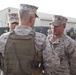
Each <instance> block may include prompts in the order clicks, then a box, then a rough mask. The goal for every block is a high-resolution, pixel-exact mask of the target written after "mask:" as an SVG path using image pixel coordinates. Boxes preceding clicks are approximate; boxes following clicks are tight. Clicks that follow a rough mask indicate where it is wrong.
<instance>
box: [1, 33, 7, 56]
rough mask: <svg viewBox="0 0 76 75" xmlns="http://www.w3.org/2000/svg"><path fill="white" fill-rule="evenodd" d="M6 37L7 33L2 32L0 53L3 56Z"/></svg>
mask: <svg viewBox="0 0 76 75" xmlns="http://www.w3.org/2000/svg"><path fill="white" fill-rule="evenodd" d="M6 35H7V36H6ZM7 37H8V34H2V35H1V36H0V53H2V55H3V56H4V49H5V45H6V42H7Z"/></svg>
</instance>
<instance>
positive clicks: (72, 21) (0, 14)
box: [0, 7, 76, 32]
mask: <svg viewBox="0 0 76 75" xmlns="http://www.w3.org/2000/svg"><path fill="white" fill-rule="evenodd" d="M17 12H18V9H16V8H11V7H8V8H6V9H4V10H2V11H0V27H7V14H8V13H17ZM37 15H38V16H39V18H36V21H35V25H42V26H49V23H50V22H51V21H52V19H53V15H51V14H46V13H40V12H38V13H37ZM67 18H68V19H69V20H68V22H67V25H66V29H65V32H66V31H68V30H70V28H72V27H73V28H74V29H75V30H76V18H70V17H67Z"/></svg>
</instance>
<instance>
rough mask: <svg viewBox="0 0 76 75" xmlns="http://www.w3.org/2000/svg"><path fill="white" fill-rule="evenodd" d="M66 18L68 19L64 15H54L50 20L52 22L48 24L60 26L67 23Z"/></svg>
mask: <svg viewBox="0 0 76 75" xmlns="http://www.w3.org/2000/svg"><path fill="white" fill-rule="evenodd" d="M67 20H68V19H67V18H66V17H64V16H61V15H54V17H53V21H52V23H50V24H52V25H54V26H60V25H64V24H66V23H67Z"/></svg>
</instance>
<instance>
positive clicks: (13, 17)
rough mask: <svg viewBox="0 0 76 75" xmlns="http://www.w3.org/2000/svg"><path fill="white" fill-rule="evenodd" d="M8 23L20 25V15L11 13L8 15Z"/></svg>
mask: <svg viewBox="0 0 76 75" xmlns="http://www.w3.org/2000/svg"><path fill="white" fill-rule="evenodd" d="M8 22H10V23H14V22H17V23H19V18H18V13H9V14H8Z"/></svg>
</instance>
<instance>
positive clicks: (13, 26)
mask: <svg viewBox="0 0 76 75" xmlns="http://www.w3.org/2000/svg"><path fill="white" fill-rule="evenodd" d="M17 25H18V23H9V24H8V26H9V29H10V31H12V30H14V29H15V27H16V26H17Z"/></svg>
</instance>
